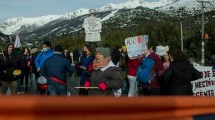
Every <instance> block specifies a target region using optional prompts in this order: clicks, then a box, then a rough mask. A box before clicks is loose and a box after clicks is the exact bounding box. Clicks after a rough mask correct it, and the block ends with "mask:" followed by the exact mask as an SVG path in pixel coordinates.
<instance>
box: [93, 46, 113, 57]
mask: <svg viewBox="0 0 215 120" xmlns="http://www.w3.org/2000/svg"><path fill="white" fill-rule="evenodd" d="M97 52H99V53H101V54H102V55H103V56H104V57H105V58H107V57H109V56H110V49H109V48H104V47H98V48H96V53H97Z"/></svg>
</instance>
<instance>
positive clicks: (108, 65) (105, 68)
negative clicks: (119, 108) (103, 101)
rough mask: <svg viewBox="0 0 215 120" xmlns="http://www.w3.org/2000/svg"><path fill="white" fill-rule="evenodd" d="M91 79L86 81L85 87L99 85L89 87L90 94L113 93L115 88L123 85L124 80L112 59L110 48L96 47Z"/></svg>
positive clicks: (104, 94) (103, 94)
mask: <svg viewBox="0 0 215 120" xmlns="http://www.w3.org/2000/svg"><path fill="white" fill-rule="evenodd" d="M93 69H94V70H93V72H92V76H91V79H89V81H86V82H85V85H84V86H85V87H90V86H91V87H99V89H96V88H95V89H89V91H88V93H89V95H101V96H106V95H113V96H114V93H113V90H114V89H115V90H118V89H120V88H121V87H122V84H123V80H122V78H121V76H120V73H119V72H118V71H117V68H116V67H115V65H114V64H113V62H112V61H111V57H110V50H109V49H108V48H104V47H98V48H96V55H95V60H94V63H93Z"/></svg>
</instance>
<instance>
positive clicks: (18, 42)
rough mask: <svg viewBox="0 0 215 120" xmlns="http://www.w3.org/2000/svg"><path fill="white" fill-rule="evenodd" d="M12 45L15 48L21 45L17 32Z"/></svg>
mask: <svg viewBox="0 0 215 120" xmlns="http://www.w3.org/2000/svg"><path fill="white" fill-rule="evenodd" d="M14 47H15V48H20V47H21V43H20V39H19V35H18V33H17V34H16V40H15V43H14Z"/></svg>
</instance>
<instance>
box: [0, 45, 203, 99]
mask: <svg viewBox="0 0 215 120" xmlns="http://www.w3.org/2000/svg"><path fill="white" fill-rule="evenodd" d="M147 59H150V60H152V61H153V64H151V68H150V70H149V78H150V80H147V81H146V82H145V81H144V82H143V81H142V80H140V79H142V77H141V74H140V72H142V71H144V69H147V68H141V67H142V66H144V62H146V61H147ZM141 65H142V66H141ZM148 65H150V64H148ZM148 65H145V66H148ZM0 68H1V69H0V81H1V94H2V95H6V94H7V90H8V88H9V89H10V91H11V94H12V95H17V94H27V95H51V96H56V95H63V96H67V95H68V86H70V85H68V84H69V82H68V81H69V80H71V79H73V77H68V76H72V75H74V74H76V76H78V79H77V80H78V81H79V82H78V83H80V84H78V85H77V86H76V88H74V89H80V90H79V92H78V95H84V96H87V95H89V96H95V95H100V96H101V95H102V96H107V95H112V96H117V97H119V96H128V97H135V96H147V95H193V93H192V86H191V81H193V80H196V79H199V78H201V77H202V73H201V72H199V71H197V70H196V69H195V68H194V67H193V65H192V64H191V63H190V62H189V60H188V58H187V56H186V55H185V53H183V52H182V51H180V50H176V51H174V52H172V54H170V50H169V47H168V46H157V47H156V50H155V51H153V50H152V49H149V50H147V51H143V54H142V55H140V56H137V57H136V58H129V56H128V54H127V52H126V46H125V45H122V46H116V47H115V48H114V49H113V50H111V49H110V48H109V47H107V46H105V47H97V48H95V49H94V47H93V46H91V45H85V46H84V47H83V50H82V52H80V51H79V50H78V49H74V50H73V52H69V51H68V50H66V49H63V48H62V47H61V46H60V45H56V46H55V47H52V46H51V43H50V42H49V41H44V42H43V46H42V50H39V49H38V48H32V49H29V48H28V47H24V48H23V50H21V49H17V48H14V45H13V44H9V45H8V46H7V47H6V50H5V51H2V53H1V55H0ZM140 68H141V69H140ZM145 71H146V70H145ZM144 80H145V78H144ZM71 84H73V83H71Z"/></svg>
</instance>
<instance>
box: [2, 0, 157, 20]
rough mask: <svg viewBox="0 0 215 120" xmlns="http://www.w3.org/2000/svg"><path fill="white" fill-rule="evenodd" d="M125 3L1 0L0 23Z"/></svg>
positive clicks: (109, 1) (85, 0) (93, 0)
mask: <svg viewBox="0 0 215 120" xmlns="http://www.w3.org/2000/svg"><path fill="white" fill-rule="evenodd" d="M125 1H127V0H0V23H3V22H4V21H5V20H6V19H9V18H14V17H39V16H44V15H59V14H63V13H67V12H73V11H75V10H77V9H79V8H98V7H100V6H103V5H106V4H108V3H115V4H116V3H121V2H125ZM145 1H148V2H149V1H150V2H152V1H153V2H154V1H159V0H145Z"/></svg>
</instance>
